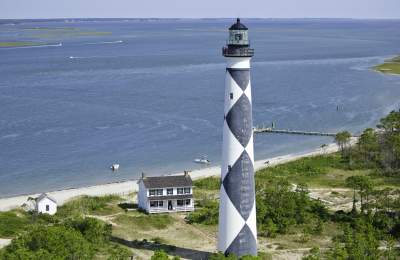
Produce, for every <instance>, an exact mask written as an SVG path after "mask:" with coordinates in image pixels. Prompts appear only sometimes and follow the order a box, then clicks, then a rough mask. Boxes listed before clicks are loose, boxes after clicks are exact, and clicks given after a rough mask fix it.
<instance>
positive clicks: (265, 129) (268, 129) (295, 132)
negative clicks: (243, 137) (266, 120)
mask: <svg viewBox="0 0 400 260" xmlns="http://www.w3.org/2000/svg"><path fill="white" fill-rule="evenodd" d="M254 133H256V134H258V133H273V134H291V135H314V136H331V137H335V136H336V133H324V132H313V131H298V130H288V129H275V128H271V127H255V128H254Z"/></svg>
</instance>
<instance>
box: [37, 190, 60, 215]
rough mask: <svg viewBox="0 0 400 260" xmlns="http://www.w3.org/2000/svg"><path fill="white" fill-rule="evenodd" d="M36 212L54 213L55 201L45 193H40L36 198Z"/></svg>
mask: <svg viewBox="0 0 400 260" xmlns="http://www.w3.org/2000/svg"><path fill="white" fill-rule="evenodd" d="M35 210H36V212H37V213H42V214H49V215H54V214H56V212H57V201H56V200H55V199H53V198H52V197H50V196H48V195H47V194H46V193H42V194H41V195H40V196H39V197H37V198H36V209H35Z"/></svg>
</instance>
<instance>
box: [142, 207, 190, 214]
mask: <svg viewBox="0 0 400 260" xmlns="http://www.w3.org/2000/svg"><path fill="white" fill-rule="evenodd" d="M180 211H194V207H193V206H187V207H186V206H183V207H174V208H172V209H168V208H164V207H163V208H156V207H154V208H152V207H150V208H149V213H165V212H180Z"/></svg>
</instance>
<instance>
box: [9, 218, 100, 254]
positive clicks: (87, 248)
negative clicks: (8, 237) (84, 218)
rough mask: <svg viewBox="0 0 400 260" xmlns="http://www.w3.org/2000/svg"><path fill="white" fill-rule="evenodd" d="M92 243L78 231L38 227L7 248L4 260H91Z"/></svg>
mask: <svg viewBox="0 0 400 260" xmlns="http://www.w3.org/2000/svg"><path fill="white" fill-rule="evenodd" d="M93 255H94V250H93V249H92V247H91V245H90V243H89V242H88V241H87V240H86V239H85V238H84V237H83V236H82V235H81V233H79V232H78V231H76V230H73V229H70V228H66V227H63V226H50V227H46V226H37V227H35V228H33V229H32V230H31V231H29V232H28V233H25V234H23V235H20V236H19V237H17V238H16V239H14V240H13V241H12V242H11V244H10V245H9V246H7V247H6V248H5V251H4V255H3V258H4V259H38V260H39V259H40V260H41V259H91V258H92V257H93Z"/></svg>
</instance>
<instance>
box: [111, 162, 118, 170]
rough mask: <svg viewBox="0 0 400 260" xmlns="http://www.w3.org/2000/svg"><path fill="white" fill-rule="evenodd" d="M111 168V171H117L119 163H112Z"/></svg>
mask: <svg viewBox="0 0 400 260" xmlns="http://www.w3.org/2000/svg"><path fill="white" fill-rule="evenodd" d="M110 168H111V170H113V171H117V170H118V169H119V164H118V163H114V164H113V165H111V167H110Z"/></svg>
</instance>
